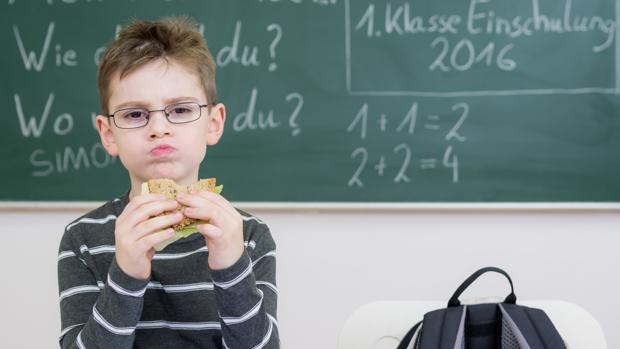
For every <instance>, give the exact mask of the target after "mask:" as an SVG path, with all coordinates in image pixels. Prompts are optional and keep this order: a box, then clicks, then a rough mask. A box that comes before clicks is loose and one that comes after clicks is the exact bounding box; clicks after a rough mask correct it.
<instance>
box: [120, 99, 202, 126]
mask: <svg viewBox="0 0 620 349" xmlns="http://www.w3.org/2000/svg"><path fill="white" fill-rule="evenodd" d="M211 105H213V104H198V103H194V102H186V103H175V104H170V105H167V106H165V107H164V109H154V110H148V109H145V108H125V109H119V110H117V111H115V112H114V113H112V114H110V115H108V117H110V118H113V119H114V124H115V125H116V127H118V128H125V129H130V128H140V127H144V126H146V125H147V124H148V123H149V119H150V116H151V113H153V112H157V111H163V112H164V115H165V116H166V119H167V120H168V121H169V122H170V123H171V124H186V123H188V122H192V121H196V120H198V119H200V116H201V113H202V108H204V107H209V106H211Z"/></svg>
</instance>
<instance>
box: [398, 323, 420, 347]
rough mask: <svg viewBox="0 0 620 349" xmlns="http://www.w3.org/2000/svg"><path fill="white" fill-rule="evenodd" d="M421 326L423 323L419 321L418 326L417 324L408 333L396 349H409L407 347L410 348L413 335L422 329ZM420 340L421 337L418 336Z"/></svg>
mask: <svg viewBox="0 0 620 349" xmlns="http://www.w3.org/2000/svg"><path fill="white" fill-rule="evenodd" d="M420 325H422V321H418V323H417V324H415V325H414V326H413V327H412V328H411V329H410V330H409V331H408V332H407V334H406V335H405V336H404V337H403V339H402V340H401V341H400V343H399V344H398V348H396V349H407V347H408V346H409V344H410V343H411V338H413V335H414V334H415V333H416V331H417V330H418V328H419V327H420ZM418 338H419V336H418Z"/></svg>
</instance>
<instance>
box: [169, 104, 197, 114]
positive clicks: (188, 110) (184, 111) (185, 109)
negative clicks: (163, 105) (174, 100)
mask: <svg viewBox="0 0 620 349" xmlns="http://www.w3.org/2000/svg"><path fill="white" fill-rule="evenodd" d="M191 112H192V109H191V108H189V107H187V106H183V105H177V106H175V107H173V108H172V109H171V110H170V114H187V113H191Z"/></svg>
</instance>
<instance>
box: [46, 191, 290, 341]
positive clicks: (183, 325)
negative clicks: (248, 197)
mask: <svg viewBox="0 0 620 349" xmlns="http://www.w3.org/2000/svg"><path fill="white" fill-rule="evenodd" d="M127 202H128V196H127V195H125V196H123V197H121V198H119V199H116V200H113V201H110V202H108V203H106V204H105V205H103V206H101V207H99V208H97V209H95V210H93V211H91V212H89V213H88V214H86V215H84V216H83V217H81V218H78V219H77V220H75V221H74V222H72V223H71V224H69V225H68V226H67V227H66V229H65V233H64V235H63V238H62V241H61V243H60V250H59V254H58V285H59V292H60V314H61V321H62V330H61V334H60V346H61V348H114V349H122V348H230V349H237V348H256V349H258V348H279V338H278V328H277V321H276V311H277V288H276V280H275V273H276V260H275V242H274V241H273V239H272V237H271V233H270V232H269V228H268V227H267V226H266V225H265V224H264V223H263V222H262V221H260V220H259V219H257V218H255V217H252V216H250V215H248V214H247V213H245V212H242V211H240V213H241V215H242V217H243V236H244V241H245V245H246V248H245V253H244V254H243V255H242V257H241V258H240V259H239V261H237V262H236V263H235V264H234V265H232V266H231V267H230V268H227V269H225V270H217V271H212V270H210V269H209V268H208V264H207V257H208V254H209V252H208V250H207V247H206V246H205V242H204V238H203V237H202V236H201V235H200V234H194V235H192V236H190V237H188V238H185V239H182V240H179V241H177V242H175V243H174V244H172V245H170V246H168V247H167V248H166V249H165V250H164V251H162V252H158V253H156V254H155V257H154V258H153V261H152V271H151V274H152V275H151V278H150V280H146V281H142V280H137V279H134V278H132V277H130V276H128V275H126V274H125V273H124V272H123V271H122V270H121V269H120V268H119V266H118V264H117V263H116V260H115V258H114V252H115V247H114V227H115V222H116V217H118V216H119V215H120V214H121V212H122V211H123V209H124V208H125V206H126V205H127Z"/></svg>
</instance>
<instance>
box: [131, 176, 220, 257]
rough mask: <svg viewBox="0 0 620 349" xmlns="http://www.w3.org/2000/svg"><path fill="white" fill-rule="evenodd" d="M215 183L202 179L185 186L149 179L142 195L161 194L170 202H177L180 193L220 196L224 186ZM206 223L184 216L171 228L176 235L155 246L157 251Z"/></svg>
mask: <svg viewBox="0 0 620 349" xmlns="http://www.w3.org/2000/svg"><path fill="white" fill-rule="evenodd" d="M215 182H216V179H215V178H207V179H201V180H200V181H198V182H196V183H194V184H192V185H188V186H185V185H178V184H176V183H175V182H174V181H173V180H172V179H167V178H159V179H149V180H148V182H145V183H142V194H161V195H165V196H166V197H167V198H168V199H170V200H176V198H177V194H178V193H189V192H191V191H211V192H214V193H217V194H219V193H221V192H222V188H223V186H222V185H218V186H216V185H215ZM184 208H185V206H183V205H179V206H178V207H177V208H176V210H175V211H180V212H182V211H183V209H184ZM169 213H171V212H164V213H162V215H164V214H169ZM204 223H207V222H204V221H200V220H197V219H193V218H189V217H186V216H183V219H182V220H181V221H180V222H179V223H177V224H175V225H173V226H172V227H171V228H172V229H174V235H172V237H171V238H169V239H167V240H164V241H162V242H160V243H159V244H157V245H155V250H156V251H161V250H163V249H164V248H166V246H168V245H170V244H171V243H173V242H175V241H177V240H179V239H182V238H185V237H188V236H190V235H192V234H194V233H196V232H198V229H197V228H196V226H197V225H199V224H204Z"/></svg>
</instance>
